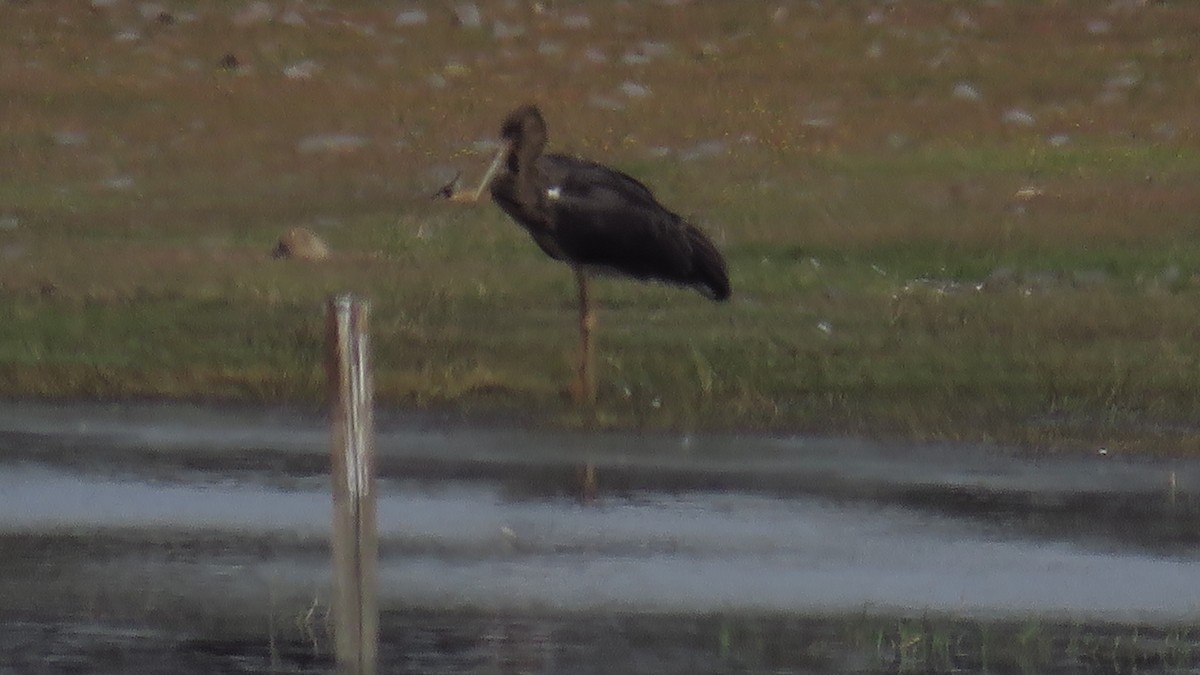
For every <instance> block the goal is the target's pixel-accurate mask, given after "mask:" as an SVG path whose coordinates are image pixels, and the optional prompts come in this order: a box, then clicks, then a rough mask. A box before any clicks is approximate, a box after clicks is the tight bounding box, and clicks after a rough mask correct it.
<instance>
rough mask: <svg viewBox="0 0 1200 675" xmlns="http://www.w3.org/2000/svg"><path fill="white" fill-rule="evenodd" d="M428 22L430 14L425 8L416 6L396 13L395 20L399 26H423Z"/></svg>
mask: <svg viewBox="0 0 1200 675" xmlns="http://www.w3.org/2000/svg"><path fill="white" fill-rule="evenodd" d="M426 23H429V15H428V14H426V13H425V10H423V9H418V8H415V7H414V8H412V9H405V10H401V11H400V13H399V14H397V15H396V21H395V24H396V25H397V26H423V25H425V24H426Z"/></svg>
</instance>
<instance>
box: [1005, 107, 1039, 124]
mask: <svg viewBox="0 0 1200 675" xmlns="http://www.w3.org/2000/svg"><path fill="white" fill-rule="evenodd" d="M1003 119H1004V121H1005V122H1006V123H1008V124H1012V125H1014V126H1019V127H1028V126H1033V123H1034V122H1036V121H1037V118H1035V117H1034V116H1033V115H1032V114H1030V113H1028V112H1025V111H1024V110H1021V109H1020V108H1009V109H1008V110H1006V111H1004V117H1003Z"/></svg>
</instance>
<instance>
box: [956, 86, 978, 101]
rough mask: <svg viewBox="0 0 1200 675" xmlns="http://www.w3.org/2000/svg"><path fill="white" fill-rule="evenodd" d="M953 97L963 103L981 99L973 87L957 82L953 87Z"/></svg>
mask: <svg viewBox="0 0 1200 675" xmlns="http://www.w3.org/2000/svg"><path fill="white" fill-rule="evenodd" d="M953 96H954V98H957V99H961V100H963V101H978V100H980V99H981V98H983V96H982V95H981V94H980V93H979V90H978V89H976V88H975V85H973V84H971V83H969V82H959V83H958V84H956V85H954V93H953Z"/></svg>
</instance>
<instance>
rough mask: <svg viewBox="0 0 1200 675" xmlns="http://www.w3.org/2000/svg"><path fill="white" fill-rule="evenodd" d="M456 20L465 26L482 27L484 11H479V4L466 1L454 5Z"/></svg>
mask: <svg viewBox="0 0 1200 675" xmlns="http://www.w3.org/2000/svg"><path fill="white" fill-rule="evenodd" d="M454 22H455V23H456V24H458V25H459V26H462V27H463V28H482V27H483V13H482V12H480V11H479V5H477V4H475V3H473V2H464V3H461V4H458V5H455V6H454Z"/></svg>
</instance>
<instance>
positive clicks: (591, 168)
mask: <svg viewBox="0 0 1200 675" xmlns="http://www.w3.org/2000/svg"><path fill="white" fill-rule="evenodd" d="M538 168H539V170H541V171H542V173H543V175H544V177H545V178H546V184H547V186H548V187H547V194H546V196H547V201H546V206H547V207H548V209H549V210H550V213H551V220H552V222H553V227H554V239H555V243H556V244H557V246H558V248H559V249H561V251H562V252H563V254H564V257H566V258H567V259H569V260H571V261H572V262H574V263H576V264H582V265H589V266H594V267H599V268H605V269H609V270H613V271H616V272H619V273H621V274H626V275H629V276H632V277H636V278H638V279H656V280H659V281H666V282H670V283H675V284H682V285H685V286H693V287H695V288H697V289H698V290H700V291H701V292H703V293H704V294H705V295H708V296H709V297H711V298H713V299H715V300H724V299H726V298H728V297H729V294H730V287H729V275H728V270H727V267H726V264H725V259H724V258H723V257H722V256H721V253H720V251H718V250H717V247H716V245H715V244H713V242H712V240H711V239H709V238H708V236H707V235H705V234H704V232H703V231H702V230H700V229H699V228H698V227H696V226H694V225H692V224H691V223H688V222H687V221H685V220H684V219H683V218H681V217H680V216H679V215H678V214H676V213H674V212H672V211H671V210H669V209H667V208H666V207H664V206H662V205H661V204H659V203H658V201H657V200H655V198H654V194H653V193H652V192H651V191H650V190H649V188H647V187H646V186H645V185H643V184H642V183H640V182H638V181H637V180H635V179H633V178H631V177H629V176H628V175H626V174H624V173H621V172H620V171H614V170H612V169H609V168H607V167H604V166H602V165H600V164H595V163H592V162H587V161H584V160H579V159H575V158H573V157H565V156H562V155H547V156H545V157H543V158H542V161H540V162H539V166H538Z"/></svg>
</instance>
